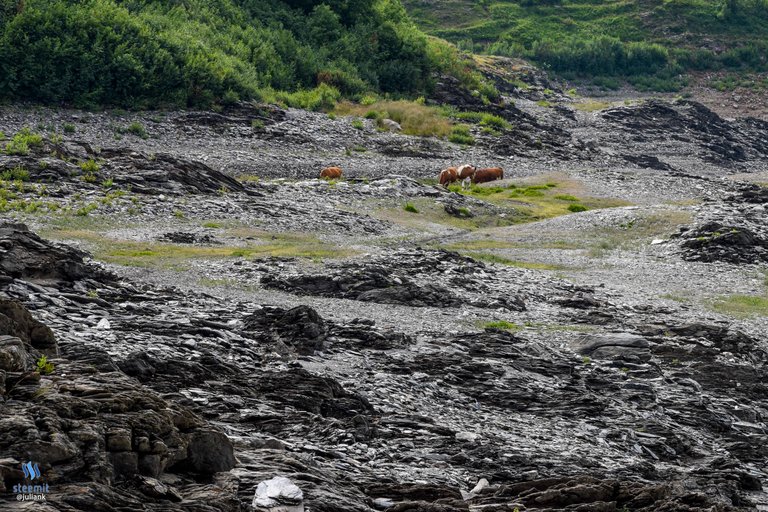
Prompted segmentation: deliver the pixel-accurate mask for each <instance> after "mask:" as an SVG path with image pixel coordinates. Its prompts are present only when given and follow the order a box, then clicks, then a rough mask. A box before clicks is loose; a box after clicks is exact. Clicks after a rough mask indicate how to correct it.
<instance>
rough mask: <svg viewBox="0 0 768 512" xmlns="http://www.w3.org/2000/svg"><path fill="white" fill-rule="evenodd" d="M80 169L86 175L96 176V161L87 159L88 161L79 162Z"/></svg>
mask: <svg viewBox="0 0 768 512" xmlns="http://www.w3.org/2000/svg"><path fill="white" fill-rule="evenodd" d="M80 169H82V171H83V172H84V173H86V174H96V173H97V172H99V164H97V163H96V160H94V159H93V158H89V159H88V160H85V161H83V162H80Z"/></svg>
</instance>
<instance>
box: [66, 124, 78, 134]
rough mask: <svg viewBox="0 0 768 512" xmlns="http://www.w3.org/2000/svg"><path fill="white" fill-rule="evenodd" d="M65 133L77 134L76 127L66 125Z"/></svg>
mask: <svg viewBox="0 0 768 512" xmlns="http://www.w3.org/2000/svg"><path fill="white" fill-rule="evenodd" d="M63 130H64V133H75V125H73V124H72V123H64V127H63Z"/></svg>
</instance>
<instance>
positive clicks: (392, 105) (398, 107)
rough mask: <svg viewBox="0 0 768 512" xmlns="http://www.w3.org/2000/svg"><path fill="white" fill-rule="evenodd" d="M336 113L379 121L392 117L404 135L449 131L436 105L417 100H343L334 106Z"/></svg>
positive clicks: (427, 134) (425, 135)
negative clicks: (367, 102)
mask: <svg viewBox="0 0 768 512" xmlns="http://www.w3.org/2000/svg"><path fill="white" fill-rule="evenodd" d="M335 113H336V114H337V115H345V116H346V115H355V116H360V117H366V118H368V119H374V120H377V121H380V120H382V119H392V120H393V121H395V122H396V123H398V124H399V125H400V126H401V127H402V129H403V131H402V133H403V134H405V135H416V136H419V137H446V136H448V135H449V134H450V133H451V122H450V120H449V119H446V118H445V116H444V115H443V113H442V111H441V110H440V109H439V108H437V107H430V106H426V105H424V104H423V103H420V102H417V101H404V100H398V101H392V100H386V101H376V102H375V103H372V104H369V105H360V104H355V103H350V102H347V101H343V102H341V103H339V104H338V105H337V106H336V110H335Z"/></svg>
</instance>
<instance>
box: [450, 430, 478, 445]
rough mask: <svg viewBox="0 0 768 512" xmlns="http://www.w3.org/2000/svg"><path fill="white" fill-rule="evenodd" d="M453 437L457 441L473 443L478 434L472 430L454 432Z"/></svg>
mask: <svg viewBox="0 0 768 512" xmlns="http://www.w3.org/2000/svg"><path fill="white" fill-rule="evenodd" d="M455 437H456V440H457V441H467V442H469V443H474V442H475V441H477V438H478V437H479V436H478V435H477V434H475V433H474V432H456V436H455Z"/></svg>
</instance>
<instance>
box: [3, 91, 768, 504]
mask: <svg viewBox="0 0 768 512" xmlns="http://www.w3.org/2000/svg"><path fill="white" fill-rule="evenodd" d="M536 80H539V79H538V78H536V77H532V78H531V84H532V85H531V86H530V87H528V88H525V89H524V90H522V89H516V88H515V87H513V86H511V85H510V86H509V87H507V88H506V89H505V87H504V84H505V83H506V82H505V79H504V77H499V78H498V81H499V83H498V85H499V86H500V88H501V89H502V90H504V91H505V94H506V95H507V96H506V98H507V101H506V103H505V104H503V105H502V104H500V105H496V106H493V107H492V109H493V110H494V113H496V114H497V115H500V116H503V117H504V118H505V119H506V120H507V121H508V122H510V123H511V126H512V128H509V129H505V130H503V131H502V132H501V133H496V134H493V133H484V132H482V131H481V130H480V128H479V127H476V128H473V134H474V135H475V137H476V141H477V143H476V144H475V145H474V146H471V147H462V146H458V145H455V144H451V143H449V142H446V141H443V140H438V139H431V138H417V137H409V136H405V135H401V134H398V133H387V132H380V131H378V130H376V129H375V127H374V126H373V124H372V122H370V121H366V123H367V124H366V125H365V126H364V127H363V129H362V130H360V129H357V128H355V127H354V126H353V125H352V119H351V118H342V117H340V118H337V119H330V118H328V116H327V115H325V114H318V113H308V112H304V111H296V110H282V109H279V108H276V107H269V106H264V105H248V104H240V105H239V106H236V107H230V108H229V109H225V110H224V111H222V112H176V113H142V114H128V113H123V112H105V113H88V112H78V111H67V110H57V111H53V110H47V109H35V108H21V107H13V108H11V107H4V109H3V110H2V114H1V115H0V129H1V130H2V131H3V132H4V133H5V134H6V135H7V136H8V137H10V136H12V135H13V134H15V133H17V132H19V130H21V129H22V128H24V127H29V128H30V129H31V130H32V131H36V130H37V131H39V132H42V133H48V132H53V131H56V132H59V133H61V135H56V136H50V135H45V136H44V137H43V138H42V139H41V140H39V141H32V142H33V143H32V145H31V146H30V148H29V151H28V152H27V154H17V155H0V175H2V176H3V187H2V189H1V190H0V198H1V199H0V201H2V202H0V211H2V212H3V213H2V216H3V224H0V391H2V393H3V402H2V405H0V424H1V428H0V476H1V477H2V478H0V492H2V494H3V497H2V499H3V501H0V509H2V510H6V509H7V510H61V511H95V510H104V511H112V510H114V511H118V510H119V511H134V510H145V511H181V510H185V511H201V512H202V511H249V510H271V511H273V512H277V511H284V510H288V511H299V510H304V511H312V512H320V511H340V512H361V511H372V510H388V511H393V512H405V511H413V512H417V511H418V512H422V511H423V512H427V511H429V512H453V511H488V512H491V511H513V510H518V511H523V510H537V511H554V510H572V511H593V512H597V511H622V510H627V511H629V510H631V511H648V512H650V511H728V510H768V494H767V493H766V491H765V490H764V488H765V487H766V485H768V474H767V473H768V467H767V466H768V465H767V464H766V461H767V460H768V430H767V429H766V417H767V415H768V368H767V367H766V363H767V362H768V319H767V318H768V317H766V311H768V295H767V287H768V283H767V282H766V274H765V271H766V263H767V262H768V225H767V224H768V212H766V208H767V205H768V194H767V193H766V189H765V188H763V187H762V186H761V185H759V183H761V182H765V181H768V180H765V174H764V173H765V169H766V165H768V130H767V129H766V128H768V124H766V122H765V121H761V120H759V119H748V118H747V119H736V120H728V119H724V118H721V117H719V116H718V115H716V114H715V113H713V112H712V111H710V110H708V109H706V108H705V107H703V106H702V105H700V104H698V103H696V102H694V101H690V100H680V101H674V102H667V101H661V100H651V101H642V102H640V101H637V102H630V104H628V105H624V104H619V105H607V106H605V108H601V109H598V110H584V109H582V108H580V107H579V105H580V104H581V103H580V101H581V100H577V99H574V98H571V97H570V96H568V95H566V94H562V93H561V92H559V91H557V90H554V92H552V93H545V92H544V90H545V89H549V88H550V87H553V86H552V84H544V83H541V84H540V83H537V82H536ZM449 86H450V84H445V88H444V89H439V90H438V91H437V92H436V96H435V98H433V101H441V102H451V103H452V104H454V105H457V106H458V107H459V108H464V109H472V108H477V105H474V104H473V102H474V101H476V100H475V99H474V98H473V97H472V96H471V95H462V94H461V93H460V91H458V92H457V91H456V90H455V89H452V88H450V87H449ZM555 89H556V88H555ZM553 95H554V97H553ZM542 97H549V98H550V100H549V101H551V103H552V105H547V106H544V105H542V104H541V99H542ZM582 103H583V102H582ZM254 120H256V121H258V122H257V123H254V122H253V121H254ZM65 125H67V128H66V129H65V128H64V126H65ZM132 125H134V126H135V125H138V126H140V127H142V130H139V129H138V128H134V129H130V130H129V129H127V127H130V126H132ZM144 137H146V138H144ZM22 153H23V152H22ZM91 161H92V162H91ZM462 162H472V163H475V164H476V165H492V164H493V165H501V166H502V167H504V169H505V180H503V181H501V182H494V183H489V184H486V185H483V186H481V187H474V188H472V189H470V190H469V191H466V192H465V193H457V192H456V191H449V190H445V189H443V188H441V187H437V186H435V185H434V178H435V177H436V173H437V171H438V170H439V169H441V168H442V167H444V166H446V165H447V164H449V163H452V164H456V163H462ZM331 164H334V165H340V166H341V167H342V168H343V169H344V170H345V179H344V180H341V181H338V182H325V181H320V180H317V179H315V176H316V175H317V173H318V172H319V169H320V168H321V167H322V166H325V165H331ZM20 170H23V171H25V172H22V171H20ZM576 204H577V205H579V206H584V208H570V209H569V206H572V205H576ZM407 207H410V208H407ZM42 356H46V358H47V359H45V360H41V357H42ZM46 363H51V364H52V365H53V367H52V368H51V367H47V368H46V366H45V364H46ZM28 461H32V462H34V463H37V464H38V465H39V469H40V470H41V472H42V475H43V476H42V479H43V480H44V481H45V482H46V483H47V484H48V485H49V490H48V492H47V495H46V501H45V502H44V503H40V502H32V501H22V502H16V501H15V500H16V498H15V494H17V493H16V492H14V491H13V488H14V486H15V485H17V484H20V483H22V484H23V483H30V481H29V480H28V479H25V475H24V473H23V469H22V463H25V462H28Z"/></svg>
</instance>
